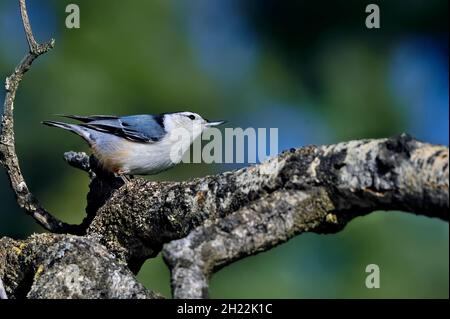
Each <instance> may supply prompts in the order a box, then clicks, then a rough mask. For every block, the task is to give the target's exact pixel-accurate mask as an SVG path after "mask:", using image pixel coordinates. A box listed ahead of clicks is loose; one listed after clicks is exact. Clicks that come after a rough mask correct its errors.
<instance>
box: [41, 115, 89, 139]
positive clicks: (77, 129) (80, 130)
mask: <svg viewBox="0 0 450 319" xmlns="http://www.w3.org/2000/svg"><path fill="white" fill-rule="evenodd" d="M41 123H42V124H44V125H47V126H53V127H59V128H62V129H64V130H67V131H70V132H73V133H75V134H77V135H79V136H81V137H82V138H83V139H84V140H85V141H86V142H88V143H89V144H91V143H92V139H91V138H90V134H89V131H88V130H87V129H86V128H85V127H82V126H80V125H77V124H68V123H63V122H58V121H42V122H41Z"/></svg>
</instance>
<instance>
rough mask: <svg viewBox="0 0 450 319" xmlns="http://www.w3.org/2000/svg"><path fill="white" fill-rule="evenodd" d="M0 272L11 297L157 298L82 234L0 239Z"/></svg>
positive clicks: (99, 246) (116, 261) (123, 266)
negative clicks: (81, 235)
mask: <svg viewBox="0 0 450 319" xmlns="http://www.w3.org/2000/svg"><path fill="white" fill-rule="evenodd" d="M0 277H1V278H3V281H4V284H5V287H6V293H7V295H8V296H11V298H44V299H60V298H95V299H96V298H160V296H159V295H157V294H155V293H153V292H151V291H149V290H147V289H146V288H145V287H144V286H143V285H142V284H140V283H139V282H137V280H136V278H135V276H134V275H133V274H132V273H131V271H130V270H129V269H128V268H127V266H126V265H125V264H123V263H120V262H119V261H118V260H117V259H116V258H115V257H114V256H113V255H112V254H111V253H109V252H108V251H107V250H106V249H105V247H103V246H102V245H100V244H98V243H97V242H96V241H94V240H92V239H89V238H87V237H78V236H73V235H55V234H39V235H33V236H31V237H30V238H28V239H27V240H12V239H9V238H2V239H0Z"/></svg>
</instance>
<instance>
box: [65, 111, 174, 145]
mask: <svg viewBox="0 0 450 319" xmlns="http://www.w3.org/2000/svg"><path fill="white" fill-rule="evenodd" d="M71 118H75V117H74V116H72V117H71ZM76 119H78V120H80V121H83V122H84V123H83V124H80V126H84V127H87V128H90V129H93V130H96V131H99V132H105V133H109V134H114V135H117V136H120V137H123V138H126V139H127V140H130V141H133V142H144V143H153V142H157V141H159V140H161V139H162V138H163V137H164V135H165V133H166V132H165V130H164V126H163V124H162V117H161V116H160V115H131V116H123V117H112V116H106V117H104V116H95V117H94V116H90V117H79V116H77V118H76Z"/></svg>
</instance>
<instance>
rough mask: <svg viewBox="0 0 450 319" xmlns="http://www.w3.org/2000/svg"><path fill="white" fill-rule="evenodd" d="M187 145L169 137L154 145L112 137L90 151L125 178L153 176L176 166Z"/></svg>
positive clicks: (108, 167) (111, 169)
mask: <svg viewBox="0 0 450 319" xmlns="http://www.w3.org/2000/svg"><path fill="white" fill-rule="evenodd" d="M189 145H190V142H185V143H183V145H181V144H180V143H179V142H178V144H177V142H174V141H173V139H171V138H170V136H169V135H167V136H165V137H164V138H162V139H161V140H160V141H157V142H153V143H138V142H132V141H129V140H126V139H123V138H119V137H116V138H113V139H112V140H110V141H108V143H102V144H100V145H93V147H92V148H93V151H94V154H95V155H96V157H97V158H98V159H99V160H100V162H101V163H102V164H103V165H104V166H105V168H106V169H108V170H110V171H112V172H115V173H120V174H126V175H152V174H157V173H159V172H161V171H164V170H166V169H168V168H170V167H172V166H174V165H176V164H178V163H179V162H180V161H181V159H182V155H183V151H182V150H184V151H186V150H187V149H189Z"/></svg>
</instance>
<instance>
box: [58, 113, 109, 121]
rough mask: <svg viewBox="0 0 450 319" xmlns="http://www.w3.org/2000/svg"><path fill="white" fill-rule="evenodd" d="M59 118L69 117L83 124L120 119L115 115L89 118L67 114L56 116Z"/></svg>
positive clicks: (91, 116) (90, 116)
mask: <svg viewBox="0 0 450 319" xmlns="http://www.w3.org/2000/svg"><path fill="white" fill-rule="evenodd" d="M56 115H57V116H62V117H67V118H69V119H74V120H77V121H80V122H83V123H89V122H92V121H98V120H116V119H118V117H117V116H114V115H89V116H83V115H66V114H56Z"/></svg>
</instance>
